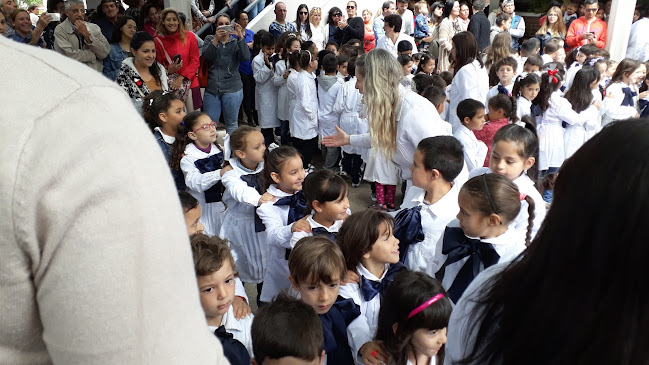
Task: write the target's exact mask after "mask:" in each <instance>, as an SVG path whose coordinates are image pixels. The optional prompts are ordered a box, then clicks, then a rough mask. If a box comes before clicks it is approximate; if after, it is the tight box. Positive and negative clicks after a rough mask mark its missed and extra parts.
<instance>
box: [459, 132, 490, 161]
mask: <svg viewBox="0 0 649 365" xmlns="http://www.w3.org/2000/svg"><path fill="white" fill-rule="evenodd" d="M453 137H455V138H456V139H457V140H458V141H460V143H461V144H462V149H463V150H464V162H465V163H466V167H467V169H469V171H471V170H473V169H476V168H479V167H482V165H483V163H484V160H485V157H486V156H487V151H488V150H489V149H488V148H487V145H486V144H485V143H484V142H482V141H479V140H478V138H476V136H475V134H473V131H472V130H470V129H469V128H467V127H465V126H464V125H461V126H460V127H458V129H457V130H455V133H453Z"/></svg>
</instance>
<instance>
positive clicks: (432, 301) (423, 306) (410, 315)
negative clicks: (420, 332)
mask: <svg viewBox="0 0 649 365" xmlns="http://www.w3.org/2000/svg"><path fill="white" fill-rule="evenodd" d="M442 298H444V294H442V293H440V294H437V295H435V296H434V297H432V298H430V299H428V300H427V301H425V302H423V303H422V304H421V305H420V306H418V307H417V308H415V309H413V310H412V311H410V313H408V319H410V318H412V317H413V316H415V315H416V314H417V313H419V312H421V311H423V310H424V309H426V308H428V307H430V305H431V304H433V303H435V302H436V301H438V300H440V299H442Z"/></svg>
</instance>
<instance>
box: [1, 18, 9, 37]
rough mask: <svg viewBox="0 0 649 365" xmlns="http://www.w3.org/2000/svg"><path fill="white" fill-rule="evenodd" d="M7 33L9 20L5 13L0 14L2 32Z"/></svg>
mask: <svg viewBox="0 0 649 365" xmlns="http://www.w3.org/2000/svg"><path fill="white" fill-rule="evenodd" d="M5 33H7V20H6V19H5V16H4V14H0V34H3V35H4V34H5Z"/></svg>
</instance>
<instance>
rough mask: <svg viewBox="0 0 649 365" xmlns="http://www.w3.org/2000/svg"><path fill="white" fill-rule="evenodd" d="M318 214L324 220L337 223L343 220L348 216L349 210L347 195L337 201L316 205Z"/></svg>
mask: <svg viewBox="0 0 649 365" xmlns="http://www.w3.org/2000/svg"><path fill="white" fill-rule="evenodd" d="M314 208H315V211H316V214H318V215H319V216H321V217H322V218H323V219H324V220H327V221H330V222H335V221H338V220H342V219H344V218H345V217H346V216H347V209H349V197H348V196H347V194H345V195H344V196H341V197H340V198H338V199H337V200H334V201H330V202H324V203H320V202H318V203H317V204H314Z"/></svg>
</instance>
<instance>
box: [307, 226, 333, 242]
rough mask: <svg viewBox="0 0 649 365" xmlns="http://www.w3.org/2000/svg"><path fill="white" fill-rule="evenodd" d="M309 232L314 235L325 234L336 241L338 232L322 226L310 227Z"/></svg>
mask: <svg viewBox="0 0 649 365" xmlns="http://www.w3.org/2000/svg"><path fill="white" fill-rule="evenodd" d="M311 234H312V235H314V236H325V237H327V238H328V239H330V240H331V241H333V242H338V232H329V231H328V230H327V229H326V228H324V227H315V228H311Z"/></svg>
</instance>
